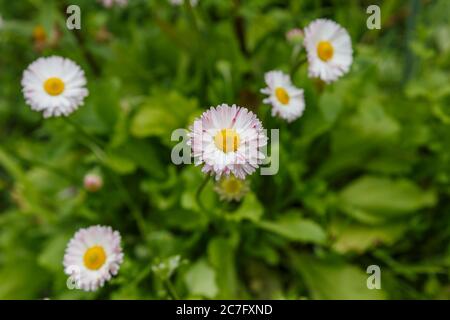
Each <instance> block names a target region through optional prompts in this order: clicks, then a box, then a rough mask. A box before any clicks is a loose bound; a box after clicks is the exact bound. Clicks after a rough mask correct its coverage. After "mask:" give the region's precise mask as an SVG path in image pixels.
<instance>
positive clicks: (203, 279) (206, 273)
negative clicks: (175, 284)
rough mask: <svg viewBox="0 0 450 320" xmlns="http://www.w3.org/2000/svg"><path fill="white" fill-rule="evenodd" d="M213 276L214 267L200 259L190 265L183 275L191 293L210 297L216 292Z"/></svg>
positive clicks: (214, 276)
mask: <svg viewBox="0 0 450 320" xmlns="http://www.w3.org/2000/svg"><path fill="white" fill-rule="evenodd" d="M215 278H216V273H215V272H214V269H213V268H211V266H210V265H209V264H208V263H207V261H206V260H204V259H202V260H199V261H197V262H196V263H195V264H194V265H192V266H191V268H190V269H189V271H188V272H187V273H186V275H185V282H186V286H187V287H188V290H189V292H190V293H191V295H193V296H202V297H205V298H210V299H212V298H214V297H215V296H216V295H217V292H218V288H217V285H216V280H215Z"/></svg>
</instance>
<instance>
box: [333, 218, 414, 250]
mask: <svg viewBox="0 0 450 320" xmlns="http://www.w3.org/2000/svg"><path fill="white" fill-rule="evenodd" d="M406 227H407V226H406V225H405V224H389V225H380V226H367V225H362V224H356V223H349V224H346V223H343V222H335V223H333V224H332V225H331V226H330V229H331V235H332V238H333V239H334V240H333V245H332V247H333V249H334V250H336V251H338V252H340V253H346V252H357V253H363V252H365V251H367V250H370V249H371V248H373V247H375V246H378V245H391V244H393V243H394V242H395V241H397V240H398V239H400V237H401V236H402V235H403V234H404V232H405V230H406Z"/></svg>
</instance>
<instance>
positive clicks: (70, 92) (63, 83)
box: [22, 56, 89, 118]
mask: <svg viewBox="0 0 450 320" xmlns="http://www.w3.org/2000/svg"><path fill="white" fill-rule="evenodd" d="M85 86H86V78H85V76H84V71H83V70H82V69H81V68H80V67H79V66H78V65H77V64H76V63H75V62H73V61H72V60H69V59H66V58H62V57H57V56H52V57H47V58H39V59H37V60H36V61H34V62H33V63H32V64H30V65H29V66H28V68H27V69H26V70H25V71H24V73H23V77H22V91H23V94H24V97H25V100H26V102H27V104H28V105H30V106H31V109H33V110H36V111H43V113H44V117H45V118H48V117H52V116H55V117H58V116H61V115H65V116H68V115H69V114H70V113H72V112H73V111H75V110H76V109H78V107H79V106H80V105H83V100H84V98H85V97H86V96H87V95H88V94H89V92H88V90H87V89H86V87H85Z"/></svg>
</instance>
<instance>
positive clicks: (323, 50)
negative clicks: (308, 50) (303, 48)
mask: <svg viewBox="0 0 450 320" xmlns="http://www.w3.org/2000/svg"><path fill="white" fill-rule="evenodd" d="M333 54H334V49H333V45H332V44H331V43H330V42H329V41H320V42H319V44H318V45H317V55H318V56H319V58H320V59H321V60H322V61H325V62H326V61H328V60H330V59H331V58H333Z"/></svg>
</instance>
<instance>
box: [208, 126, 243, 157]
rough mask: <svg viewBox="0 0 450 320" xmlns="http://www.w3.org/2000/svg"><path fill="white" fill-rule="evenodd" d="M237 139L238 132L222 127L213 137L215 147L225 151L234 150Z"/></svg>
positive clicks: (237, 145) (237, 143)
mask: <svg viewBox="0 0 450 320" xmlns="http://www.w3.org/2000/svg"><path fill="white" fill-rule="evenodd" d="M239 140H240V139H239V134H238V133H237V132H236V130H234V129H222V130H220V131H219V132H218V133H217V134H216V136H215V137H214V143H215V144H216V147H217V148H219V149H220V150H222V151H223V152H225V153H228V152H234V151H236V150H237V149H238V147H239V142H240V141H239Z"/></svg>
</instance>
